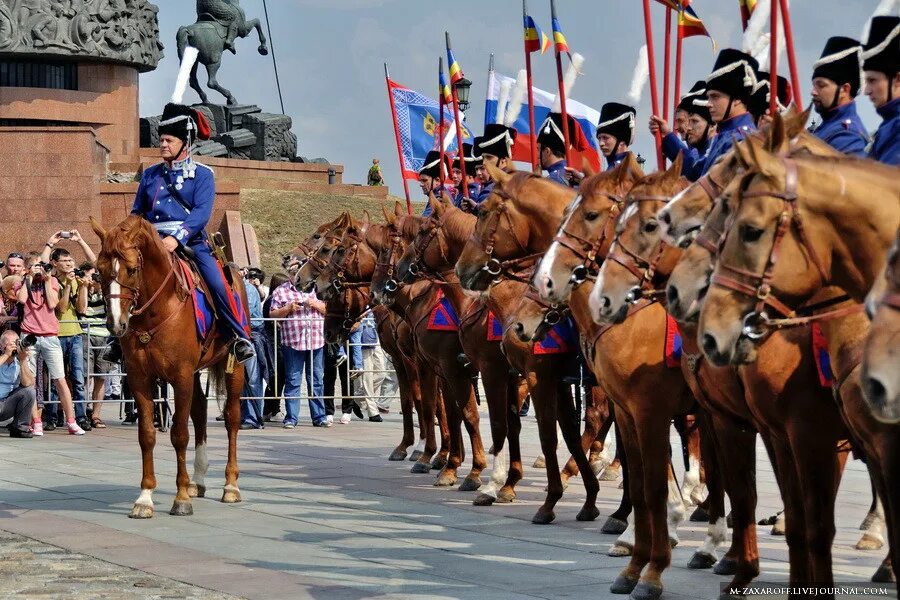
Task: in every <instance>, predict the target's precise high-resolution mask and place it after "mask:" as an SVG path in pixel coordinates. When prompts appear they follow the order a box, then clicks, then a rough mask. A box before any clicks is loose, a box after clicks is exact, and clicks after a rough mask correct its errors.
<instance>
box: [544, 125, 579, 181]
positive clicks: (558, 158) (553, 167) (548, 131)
mask: <svg viewBox="0 0 900 600" xmlns="http://www.w3.org/2000/svg"><path fill="white" fill-rule="evenodd" d="M578 128H579V125H578V121H576V120H575V117H573V116H572V115H569V136H570V141H569V146H570V147H571V146H572V142H571V140H572V139H574V136H575V135H576V133H575V132H576V131H577V130H578ZM537 144H538V152H539V156H540V158H541V167H542V168H543V169H544V170H546V171H547V178H548V179H549V180H550V181H555V182H556V183H559V184H561V185H564V186H566V187H576V183H575V181H576V180H580V179H581V177H580V175H581V174H580V173H575V172H574V171H573V170H572V169H570V168H569V165H568V162H567V161H566V150H565V147H566V142H565V136H564V134H563V130H562V115H561V114H560V113H550V114H549V115H548V116H547V118H546V119H545V120H544V122H543V124H542V125H541V128H540V131H539V133H538V136H537Z"/></svg>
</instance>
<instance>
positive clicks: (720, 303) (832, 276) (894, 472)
mask: <svg viewBox="0 0 900 600" xmlns="http://www.w3.org/2000/svg"><path fill="white" fill-rule="evenodd" d="M779 120H780V119H778V118H776V124H777V123H778V121H779ZM781 145H783V143H782V144H781ZM736 151H737V152H738V153H739V154H740V156H741V160H742V161H743V162H744V163H745V164H747V165H748V166H749V168H750V170H749V172H748V174H747V175H745V176H744V177H743V178H742V181H741V182H740V186H739V189H738V193H737V194H735V197H734V198H732V199H731V200H729V202H728V203H727V204H726V206H727V209H728V211H729V213H730V214H729V223H730V224H729V227H728V228H727V230H726V233H725V238H724V241H723V243H722V245H721V251H720V254H719V257H718V259H717V261H716V266H715V270H714V272H713V275H712V278H711V287H710V290H709V292H708V293H707V297H706V301H705V303H704V305H703V308H702V309H701V315H700V332H699V335H700V339H701V345H702V347H703V351H704V353H705V354H706V356H707V357H708V358H709V359H710V360H711V361H713V362H715V363H716V364H720V365H724V364H728V363H734V364H747V363H751V362H754V361H756V360H757V359H758V358H759V349H760V343H761V341H762V340H764V339H765V338H766V337H767V336H768V335H770V334H771V332H772V331H773V330H775V329H780V328H783V327H788V326H792V325H796V324H798V323H805V322H809V321H816V320H818V321H820V322H821V327H822V331H823V333H824V335H825V338H826V340H827V343H828V349H829V354H830V356H831V357H832V367H833V369H834V372H835V383H834V390H835V395H836V397H837V398H838V401H839V405H840V408H841V410H842V413H843V415H844V420H845V422H846V423H847V425H848V426H849V428H850V430H851V432H852V433H853V435H854V441H855V442H857V443H859V444H860V445H861V447H862V449H863V450H864V451H865V454H866V457H867V459H868V461H869V464H870V473H871V474H872V476H873V479H874V483H875V487H876V489H877V491H878V494H879V497H880V498H881V499H882V501H883V502H884V506H885V514H886V517H887V525H888V531H889V536H890V546H891V548H890V551H891V555H892V558H894V559H895V558H896V552H897V549H898V548H900V546H898V544H900V538H898V519H900V503H898V502H897V499H896V494H895V493H894V490H896V489H897V486H898V485H900V447H898V443H900V436H898V432H900V430H898V428H897V426H896V425H887V424H883V423H879V422H878V421H876V420H875V418H874V417H873V416H872V413H871V411H870V408H874V407H869V406H868V405H867V404H866V402H865V400H864V398H863V394H862V389H861V375H860V369H859V361H860V354H861V346H862V344H863V343H864V340H865V337H866V335H867V333H868V329H869V328H868V321H867V319H866V318H865V316H864V315H861V314H859V309H861V305H850V306H847V305H846V303H845V304H837V306H838V308H833V309H832V310H828V311H827V312H824V313H823V312H820V311H821V310H822V307H821V305H820V304H819V303H818V299H819V298H820V297H821V294H822V293H823V291H824V292H825V293H826V294H829V292H828V290H827V289H826V288H827V287H828V286H832V285H833V286H837V287H839V288H840V290H843V291H844V292H846V293H847V294H848V295H849V297H850V299H851V301H855V302H862V301H863V300H864V298H865V295H866V294H867V293H868V292H869V290H870V289H871V287H872V285H873V284H874V282H875V280H876V279H877V277H878V276H879V274H880V271H881V269H882V268H883V265H884V261H885V256H886V255H887V250H888V247H889V246H890V244H891V242H892V240H893V239H894V236H895V234H896V231H897V226H898V223H900V202H890V201H888V202H885V199H886V198H900V182H898V180H897V178H896V169H892V168H890V167H885V166H883V165H880V164H878V163H875V162H872V161H867V160H858V159H848V158H843V157H839V158H833V157H801V156H795V157H791V158H787V157H785V156H784V154H783V153H776V154H772V153H770V152H769V151H768V150H766V148H764V147H763V145H762V143H761V142H759V141H756V140H748V141H747V142H746V143H744V144H740V145H738V146H736ZM837 191H839V192H840V194H838V195H837V196H836V192H837ZM829 296H830V297H836V298H837V299H838V300H840V299H841V298H842V297H841V296H840V292H837V293H832V294H829ZM814 298H815V299H816V302H817V303H816V304H813V305H810V304H809V303H810V302H811V301H813V299H814ZM832 304H834V302H832ZM804 305H806V306H811V308H809V309H806V312H809V313H812V314H809V315H808V316H803V317H799V318H798V317H796V312H795V311H796V310H798V309H800V308H801V307H804ZM770 311H771V312H773V313H776V314H778V313H780V314H782V315H783V316H784V317H785V318H774V319H773V318H771V317H769V313H770Z"/></svg>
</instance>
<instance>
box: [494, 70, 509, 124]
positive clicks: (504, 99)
mask: <svg viewBox="0 0 900 600" xmlns="http://www.w3.org/2000/svg"><path fill="white" fill-rule="evenodd" d="M511 89H512V82H511V81H509V80H508V79H504V80H503V81H502V82H501V83H500V96H499V97H498V98H497V118H496V119H495V122H496V123H499V124H501V125H502V124H503V123H504V122H505V121H506V110H507V108H506V105H507V103H508V102H509V92H510V90H511Z"/></svg>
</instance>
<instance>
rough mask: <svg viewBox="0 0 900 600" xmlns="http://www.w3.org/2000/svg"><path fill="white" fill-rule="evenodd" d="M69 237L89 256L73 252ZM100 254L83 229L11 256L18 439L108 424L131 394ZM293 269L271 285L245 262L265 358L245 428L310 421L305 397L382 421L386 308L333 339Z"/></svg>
mask: <svg viewBox="0 0 900 600" xmlns="http://www.w3.org/2000/svg"><path fill="white" fill-rule="evenodd" d="M63 242H68V244H66V245H67V246H69V247H73V245H74V246H77V248H78V250H79V251H80V253H81V254H82V255H83V256H81V257H78V258H76V257H75V256H73V253H72V251H70V250H69V249H67V248H64V247H62V246H61V243H63ZM95 261H96V256H95V255H94V252H93V250H92V249H91V248H90V246H89V245H88V244H87V243H86V242H85V240H84V239H83V238H82V237H81V235H80V234H79V232H78V231H77V230H71V231H58V232H56V233H54V234H53V235H52V236H50V238H49V239H48V240H47V243H46V244H45V245H44V248H43V249H42V250H41V251H40V252H30V253H27V254H23V253H19V252H12V253H10V254H9V255H8V256H7V257H6V261H5V263H4V262H0V266H2V267H3V271H4V273H3V274H4V276H3V278H2V282H0V332H2V333H0V423H5V422H9V424H8V425H7V429H8V430H9V433H10V437H15V438H32V437H35V436H42V435H44V432H46V431H53V430H55V429H57V428H65V429H66V430H67V431H68V433H69V434H72V435H84V434H85V432H89V431H92V430H94V429H104V428H106V427H107V425H106V423H105V422H104V421H103V419H102V418H101V413H102V412H103V411H102V407H103V403H104V402H113V403H118V402H121V401H122V399H123V398H126V397H127V377H126V376H125V375H124V374H123V372H124V369H123V368H122V365H121V364H120V362H119V360H118V359H112V358H111V356H112V354H114V353H110V352H109V347H110V340H111V336H110V332H109V330H108V329H107V326H106V302H105V299H104V296H103V289H102V286H101V283H100V276H99V273H97V270H96V267H95ZM293 274H294V273H289V274H284V273H276V274H274V275H273V276H272V277H271V279H270V281H269V285H268V286H266V285H265V284H264V281H265V278H266V276H265V273H264V272H263V271H262V270H261V269H259V268H255V267H254V268H250V269H245V270H244V271H243V276H244V279H245V284H246V285H245V287H246V290H247V300H248V308H249V317H250V325H251V339H252V341H253V344H254V347H255V349H256V357H255V358H254V359H252V360H250V361H248V362H247V363H246V364H245V368H246V384H245V387H244V391H243V396H242V401H241V428H242V429H262V428H264V427H265V424H266V423H273V422H277V423H280V424H281V425H282V426H283V427H284V428H286V429H293V428H294V427H296V426H297V425H298V424H299V423H300V421H301V407H300V405H301V399H303V398H305V400H306V406H307V407H308V410H309V419H310V421H311V422H312V424H313V426H316V427H331V426H332V425H333V424H334V416H335V407H336V403H335V398H336V397H340V398H341V402H340V409H341V416H340V419H339V423H341V424H349V423H351V422H352V420H353V415H355V416H356V417H357V418H358V419H368V420H369V421H372V422H380V421H382V417H381V414H383V413H387V412H389V410H390V400H391V398H392V397H394V396H396V393H397V384H396V377H395V375H394V373H393V365H392V364H391V362H390V358H389V357H388V356H387V355H385V354H384V352H383V351H382V349H381V347H380V345H379V344H378V334H377V332H376V326H375V320H374V318H373V317H372V315H371V314H368V315H366V317H365V318H364V319H362V321H361V322H360V323H359V324H358V325H357V327H356V329H355V330H354V331H353V333H352V334H351V336H350V343H349V345H348V346H347V347H344V346H337V345H329V344H326V343H325V339H324V332H323V327H324V315H325V304H324V303H323V302H322V301H321V300H319V299H318V298H316V296H315V293H309V294H307V293H303V292H301V291H299V290H297V289H296V288H295V287H294V285H293V277H292V275H293ZM123 388H124V391H123ZM338 388H339V389H340V396H338V394H337V390H338ZM282 402H283V405H282ZM123 412H124V420H123V424H134V423H135V422H136V421H137V411H136V410H135V409H134V407H133V403H131V402H126V403H124V406H123ZM107 418H109V417H107ZM221 418H222V417H221V415H220V416H219V417H217V419H219V420H221ZM159 419H160V416H159V414H157V420H159ZM157 425H160V423H159V422H158V423H157Z"/></svg>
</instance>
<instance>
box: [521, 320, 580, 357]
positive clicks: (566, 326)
mask: <svg viewBox="0 0 900 600" xmlns="http://www.w3.org/2000/svg"><path fill="white" fill-rule="evenodd" d="M577 351H578V330H577V329H576V328H575V321H573V320H572V317H569V318H568V319H565V320H564V321H560V322H559V323H557V324H556V325H554V326H553V327H552V328H551V329H550V331H548V332H547V335H545V336H544V339H542V340H541V341H539V342H535V343H534V346H532V348H531V353H532V354H535V355H540V354H569V353H570V352H577Z"/></svg>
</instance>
